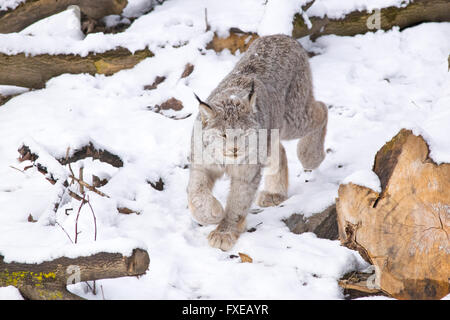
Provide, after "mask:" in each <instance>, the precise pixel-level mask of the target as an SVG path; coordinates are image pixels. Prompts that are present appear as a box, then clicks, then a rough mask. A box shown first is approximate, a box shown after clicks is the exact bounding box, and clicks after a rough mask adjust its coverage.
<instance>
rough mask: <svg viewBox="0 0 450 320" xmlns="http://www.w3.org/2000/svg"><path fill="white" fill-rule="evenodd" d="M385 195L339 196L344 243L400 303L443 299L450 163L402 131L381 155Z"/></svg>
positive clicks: (342, 191) (362, 191) (355, 189)
mask: <svg viewBox="0 0 450 320" xmlns="http://www.w3.org/2000/svg"><path fill="white" fill-rule="evenodd" d="M373 170H374V171H375V173H377V174H378V175H379V177H380V180H381V181H382V186H383V190H382V192H381V194H378V193H377V192H375V191H373V190H371V189H369V188H366V187H363V186H359V185H355V184H352V183H349V184H346V185H341V186H340V187H339V191H338V196H339V198H338V200H337V206H336V208H337V216H338V227H339V238H340V240H341V243H342V244H343V245H345V246H347V247H349V248H351V249H355V250H358V251H359V252H360V254H361V256H362V257H363V258H365V259H366V260H367V261H368V262H370V263H371V264H373V265H374V266H375V267H377V268H379V270H380V279H379V280H380V286H381V288H382V289H383V290H384V291H385V292H387V293H389V294H390V295H391V296H393V297H394V298H398V299H440V298H442V297H444V296H445V295H447V294H448V293H449V291H450V286H449V281H448V275H449V274H450V264H449V260H448V256H449V253H450V238H449V235H450V192H449V190H450V164H448V163H443V164H440V165H437V164H436V163H434V162H433V161H432V160H431V159H430V158H429V148H428V145H427V144H426V142H425V141H424V139H423V138H422V137H421V136H415V135H414V134H413V133H412V132H411V131H409V130H402V131H400V133H399V134H398V135H396V136H395V137H394V138H393V139H392V140H391V141H390V142H388V143H386V145H385V146H384V147H383V148H382V149H381V150H380V151H379V152H378V153H377V156H376V157H375V164H374V169H373Z"/></svg>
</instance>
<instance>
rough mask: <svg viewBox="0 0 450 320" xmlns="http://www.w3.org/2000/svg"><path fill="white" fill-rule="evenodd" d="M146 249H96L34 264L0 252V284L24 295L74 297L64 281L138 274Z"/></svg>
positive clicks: (144, 263)
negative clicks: (7, 257)
mask: <svg viewBox="0 0 450 320" xmlns="http://www.w3.org/2000/svg"><path fill="white" fill-rule="evenodd" d="M149 263H150V258H149V256H148V253H147V251H145V250H142V249H134V250H133V252H132V254H131V255H130V256H129V257H127V256H123V255H122V254H120V253H106V252H100V253H97V254H94V255H90V256H84V257H78V258H67V257H61V258H58V259H55V260H52V261H45V262H42V263H38V264H29V263H18V262H10V263H6V262H4V258H3V256H0V287H5V286H11V285H12V286H14V287H16V288H17V289H19V291H20V293H21V294H22V296H23V297H24V298H25V299H32V300H74V299H81V297H79V296H77V295H75V294H73V293H71V292H69V291H68V290H67V288H66V286H67V285H68V284H73V283H77V282H81V281H93V280H100V279H110V278H119V277H127V276H140V275H143V274H145V272H146V271H147V269H148V267H149Z"/></svg>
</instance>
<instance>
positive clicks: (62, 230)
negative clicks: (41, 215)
mask: <svg viewBox="0 0 450 320" xmlns="http://www.w3.org/2000/svg"><path fill="white" fill-rule="evenodd" d="M56 224H57V225H58V226H59V227H60V228H61V229H62V231H64V233H65V234H66V235H67V237H68V238H69V240H70V242H72V243H74V242H73V240H72V238H71V237H70V236H69V234H68V233H67V231H66V229H64V228H63V226H62V225H60V224H59V222H58V221H56Z"/></svg>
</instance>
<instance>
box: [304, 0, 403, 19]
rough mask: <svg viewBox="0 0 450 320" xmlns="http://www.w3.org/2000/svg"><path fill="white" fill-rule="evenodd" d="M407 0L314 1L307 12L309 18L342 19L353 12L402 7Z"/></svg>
mask: <svg viewBox="0 0 450 320" xmlns="http://www.w3.org/2000/svg"><path fill="white" fill-rule="evenodd" d="M409 2H410V1H409V0H370V1H367V0H345V1H342V0H316V1H314V4H313V5H312V6H311V7H310V8H309V9H308V10H307V14H308V16H309V17H321V18H323V17H325V16H327V17H328V18H331V19H340V18H343V17H344V16H345V15H346V14H348V13H350V12H353V11H368V12H372V11H373V10H374V9H381V8H386V7H392V6H394V7H404V6H406V5H407V4H408V3H409Z"/></svg>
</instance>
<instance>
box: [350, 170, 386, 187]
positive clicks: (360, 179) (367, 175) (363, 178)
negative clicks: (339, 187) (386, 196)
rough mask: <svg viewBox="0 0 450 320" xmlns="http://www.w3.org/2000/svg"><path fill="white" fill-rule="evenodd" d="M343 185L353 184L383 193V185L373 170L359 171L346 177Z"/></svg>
mask: <svg viewBox="0 0 450 320" xmlns="http://www.w3.org/2000/svg"><path fill="white" fill-rule="evenodd" d="M342 183H343V184H347V183H353V184H357V185H359V186H363V187H366V188H369V189H372V190H374V191H376V192H378V193H380V192H381V183H380V179H379V178H378V176H377V175H376V174H375V172H373V171H372V170H358V171H355V172H353V173H352V174H351V175H349V176H348V177H346V178H345V179H344V180H343V181H342Z"/></svg>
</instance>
